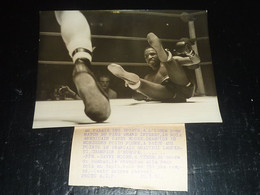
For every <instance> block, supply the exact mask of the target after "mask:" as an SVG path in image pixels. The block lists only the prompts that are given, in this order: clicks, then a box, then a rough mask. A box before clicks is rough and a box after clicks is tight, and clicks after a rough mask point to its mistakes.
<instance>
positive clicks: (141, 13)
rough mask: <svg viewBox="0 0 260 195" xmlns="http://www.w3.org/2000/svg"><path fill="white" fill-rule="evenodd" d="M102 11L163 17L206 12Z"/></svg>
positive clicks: (204, 12)
mask: <svg viewBox="0 0 260 195" xmlns="http://www.w3.org/2000/svg"><path fill="white" fill-rule="evenodd" d="M82 12H83V13H84V12H91V10H88V11H82ZM102 12H110V13H111V12H112V13H114V14H134V15H137V14H139V15H148V16H164V17H172V18H181V17H184V16H187V15H190V16H199V15H203V14H206V13H207V11H197V12H194V13H186V12H183V13H181V14H173V13H165V12H164V13H162V12H156V11H150V10H102Z"/></svg>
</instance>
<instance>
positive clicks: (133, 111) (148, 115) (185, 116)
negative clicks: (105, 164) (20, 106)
mask: <svg viewBox="0 0 260 195" xmlns="http://www.w3.org/2000/svg"><path fill="white" fill-rule="evenodd" d="M110 105H111V110H112V111H111V115H110V117H109V118H108V120H106V121H105V122H103V123H96V122H94V121H91V120H90V119H89V118H88V117H87V116H86V115H85V113H84V105H83V102H82V101H81V100H63V101H37V102H36V104H35V115H34V123H33V128H34V129H38V128H49V127H74V126H84V125H101V126H102V125H125V124H126V125H128V124H165V123H168V124H171V123H201V122H208V123H219V122H222V120H221V116H220V113H219V108H218V101H217V97H206V96H205V97H193V98H190V99H189V100H188V101H187V102H186V103H161V102H156V101H151V102H145V101H136V100H133V99H111V100H110Z"/></svg>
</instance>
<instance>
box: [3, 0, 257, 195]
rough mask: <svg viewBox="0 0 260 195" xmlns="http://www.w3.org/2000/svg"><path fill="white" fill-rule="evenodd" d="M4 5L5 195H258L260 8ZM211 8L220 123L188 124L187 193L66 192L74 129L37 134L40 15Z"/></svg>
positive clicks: (226, 5) (153, 4)
mask: <svg viewBox="0 0 260 195" xmlns="http://www.w3.org/2000/svg"><path fill="white" fill-rule="evenodd" d="M140 3H141V2H140V1H131V2H130V1H125V2H121V3H119V4H118V3H117V4H116V3H115V2H113V1H108V2H106V3H99V2H93V1H91V2H86V1H81V2H78V3H76V2H75V3H66V2H64V1H63V2H60V3H55V4H54V3H53V2H49V3H47V1H45V2H41V3H40V2H35V3H33V4H26V3H25V2H23V3H17V2H13V1H12V2H11V1H10V2H7V4H5V5H4V6H2V12H1V13H2V14H1V15H2V16H1V30H0V31H1V46H0V48H1V50H0V52H1V71H0V78H1V107H0V108H1V109H0V116H1V124H0V132H1V134H0V135H1V143H0V144H1V145H0V148H1V154H0V155H1V156H0V165H1V171H0V175H1V177H0V178H1V185H0V194H259V193H260V189H259V188H260V186H259V149H258V148H259V109H258V107H259V100H260V98H259V95H260V93H259V43H260V42H259V38H260V33H259V32H260V31H259V22H258V21H259V13H258V12H259V10H258V9H257V8H258V5H254V4H252V3H249V2H247V3H246V2H243V1H242V2H241V1H239V2H236V3H231V2H230V3H228V1H223V2H222V1H210V2H207V1H193V2H190V3H187V2H185V1H183V2H178V3H176V2H172V1H162V0H161V1H157V2H153V1H149V2H145V3H143V4H140ZM60 8H64V9H119V8H128V9H134V8H136V9H137V8H138V9H143V8H145V9H150V8H152V9H155V8H158V9H207V10H208V20H209V37H210V44H211V53H212V60H213V64H214V72H215V80H216V88H217V93H218V99H219V105H220V110H221V114H222V118H223V123H221V124H187V125H186V130H187V147H188V188H189V191H188V192H163V191H145V190H134V189H123V188H107V187H72V186H68V183H67V182H68V171H69V158H70V147H71V140H72V133H73V129H72V128H54V129H42V130H32V120H33V112H34V102H35V98H36V95H35V91H36V80H37V66H36V64H37V60H38V56H37V55H38V32H39V29H38V27H39V24H38V20H39V18H38V11H39V10H46V9H48V10H49V9H60Z"/></svg>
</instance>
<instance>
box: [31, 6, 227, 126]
mask: <svg viewBox="0 0 260 195" xmlns="http://www.w3.org/2000/svg"><path fill="white" fill-rule="evenodd" d="M39 19H40V21H39V51H38V74H37V93H36V103H35V111H34V119H33V128H34V129H39V128H51V127H72V126H81V125H120V124H122V125H126V124H166V123H205V122H206V123H221V122H222V119H221V114H220V111H219V106H218V96H217V92H216V87H215V78H214V68H216V67H214V64H213V63H212V59H211V48H210V41H209V35H208V30H209V29H208V18H207V11H206V10H59V11H40V12H39Z"/></svg>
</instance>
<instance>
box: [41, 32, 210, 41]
mask: <svg viewBox="0 0 260 195" xmlns="http://www.w3.org/2000/svg"><path fill="white" fill-rule="evenodd" d="M40 35H42V36H61V33H58V32H40ZM91 37H92V38H97V39H120V40H129V41H147V38H143V37H128V36H112V35H91ZM207 39H208V37H198V38H196V39H190V40H195V41H200V40H207ZM160 40H161V41H162V42H178V41H180V40H179V39H161V38H160Z"/></svg>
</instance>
